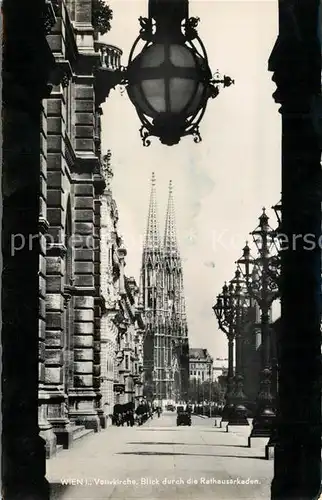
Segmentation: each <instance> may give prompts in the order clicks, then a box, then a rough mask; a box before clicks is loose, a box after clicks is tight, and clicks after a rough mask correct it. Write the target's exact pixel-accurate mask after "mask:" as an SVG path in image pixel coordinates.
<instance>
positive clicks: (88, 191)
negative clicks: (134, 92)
mask: <svg viewBox="0 0 322 500" xmlns="http://www.w3.org/2000/svg"><path fill="white" fill-rule="evenodd" d="M47 4H48V5H49V4H50V9H51V11H50V12H51V14H52V21H53V22H52V29H51V31H50V33H49V35H48V36H47V40H48V43H49V47H50V49H51V52H52V56H53V58H54V60H55V62H56V66H55V74H54V76H53V78H52V79H53V84H52V89H51V93H50V96H49V97H48V99H46V100H44V101H43V108H42V115H41V120H42V129H41V138H40V142H41V176H40V203H39V230H40V233H41V236H40V238H41V240H40V242H41V245H40V256H39V425H40V435H41V436H42V437H43V438H44V439H45V441H46V454H47V457H49V456H51V455H52V454H54V453H55V451H56V449H57V446H63V447H64V448H68V447H69V446H70V445H71V444H72V442H73V440H74V439H75V438H76V437H79V436H80V435H84V434H86V433H87V432H92V431H93V430H94V431H95V432H96V431H99V430H100V429H101V428H104V427H105V426H106V425H107V419H108V415H109V414H110V413H111V411H112V407H113V405H114V383H115V380H114V356H115V342H116V340H115V339H116V338H117V336H118V327H117V326H116V325H115V324H114V323H113V321H112V320H113V317H114V316H115V315H116V314H117V313H118V309H119V302H120V301H119V297H120V293H119V286H120V284H119V281H120V279H121V278H122V273H123V272H124V271H123V267H122V266H123V260H122V259H123V257H122V248H120V247H121V243H120V240H119V237H118V234H117V230H116V228H115V227H116V224H117V209H116V205H115V201H114V200H113V198H112V196H111V189H110V185H109V182H110V174H109V167H108V165H107V158H105V159H103V157H102V153H101V115H102V108H101V105H102V103H103V102H104V101H105V99H106V98H107V97H108V94H109V91H110V89H111V88H112V87H113V86H114V85H115V83H116V81H117V78H119V77H116V75H117V74H118V70H120V67H121V62H120V58H121V54H122V51H121V50H120V49H118V48H117V47H115V46H112V45H108V44H104V43H101V42H98V41H97V34H96V33H95V31H94V27H93V26H92V24H91V20H92V12H91V8H92V2H91V0H75V1H67V0H61V1H55V2H52V3H50V2H47Z"/></svg>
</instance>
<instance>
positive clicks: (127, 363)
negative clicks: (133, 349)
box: [125, 354, 129, 370]
mask: <svg viewBox="0 0 322 500" xmlns="http://www.w3.org/2000/svg"><path fill="white" fill-rule="evenodd" d="M125 369H126V370H128V369H129V356H128V354H126V356H125Z"/></svg>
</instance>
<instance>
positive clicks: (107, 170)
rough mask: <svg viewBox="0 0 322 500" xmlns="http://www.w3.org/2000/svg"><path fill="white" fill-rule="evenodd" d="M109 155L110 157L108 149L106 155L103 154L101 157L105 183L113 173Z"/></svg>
mask: <svg viewBox="0 0 322 500" xmlns="http://www.w3.org/2000/svg"><path fill="white" fill-rule="evenodd" d="M111 157H112V153H111V150H110V149H108V150H107V153H106V155H104V156H103V158H102V162H103V175H104V177H105V180H106V182H107V183H108V181H109V180H110V179H111V178H112V177H113V175H114V174H113V170H112V167H111Z"/></svg>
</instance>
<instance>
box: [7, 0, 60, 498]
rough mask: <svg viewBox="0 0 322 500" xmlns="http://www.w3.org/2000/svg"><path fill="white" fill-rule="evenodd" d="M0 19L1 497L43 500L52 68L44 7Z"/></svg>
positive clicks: (16, 6)
mask: <svg viewBox="0 0 322 500" xmlns="http://www.w3.org/2000/svg"><path fill="white" fill-rule="evenodd" d="M1 11H2V15H3V24H4V26H5V31H4V33H3V40H2V42H3V45H2V49H3V61H2V70H3V71H2V93H1V99H2V97H3V102H2V106H3V107H2V134H3V150H2V154H3V157H2V194H3V213H2V258H3V274H2V332H1V336H2V408H1V409H2V443H1V444H2V495H3V497H4V498H6V499H8V500H16V499H18V498H22V495H23V496H24V498H26V499H27V498H28V499H29V498H30V499H31V498H32V499H33V500H46V499H48V498H49V488H48V483H47V481H46V479H45V444H44V440H43V439H42V438H41V437H40V436H39V426H38V382H39V375H40V376H41V378H42V379H43V359H44V358H43V330H41V333H40V336H39V306H40V300H39V297H40V293H39V289H40V288H41V289H42V290H43V286H44V285H43V281H42V279H41V275H39V260H40V259H39V256H40V244H41V245H43V238H42V237H41V238H39V200H40V184H39V181H40V176H41V168H40V161H43V156H44V155H41V129H42V127H41V113H42V111H43V110H42V99H43V98H45V97H46V96H47V95H48V87H47V82H48V75H49V73H50V70H51V69H52V68H53V67H54V61H53V58H52V55H51V53H50V50H49V47H48V44H47V41H46V38H45V36H46V31H45V23H44V13H45V2H44V1H42V0H35V1H33V2H25V1H22V0H4V1H3V2H2V6H1ZM49 25H50V26H52V25H51V24H49ZM1 59H2V58H1ZM22 61H23V68H22ZM41 255H42V256H43V249H42V251H41ZM43 271H44V269H43V259H42V272H43ZM40 283H41V287H40V286H39V284H40ZM41 307H42V314H43V306H41ZM42 328H43V327H42Z"/></svg>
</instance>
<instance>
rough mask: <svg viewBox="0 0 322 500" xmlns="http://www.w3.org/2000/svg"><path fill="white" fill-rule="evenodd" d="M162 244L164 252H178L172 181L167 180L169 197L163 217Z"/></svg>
mask: <svg viewBox="0 0 322 500" xmlns="http://www.w3.org/2000/svg"><path fill="white" fill-rule="evenodd" d="M163 245H164V250H165V252H169V253H171V254H172V253H177V254H178V244H177V231H176V221H175V210H174V200H173V186H172V181H170V182H169V197H168V207H167V213H166V218H165V230H164V242H163Z"/></svg>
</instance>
